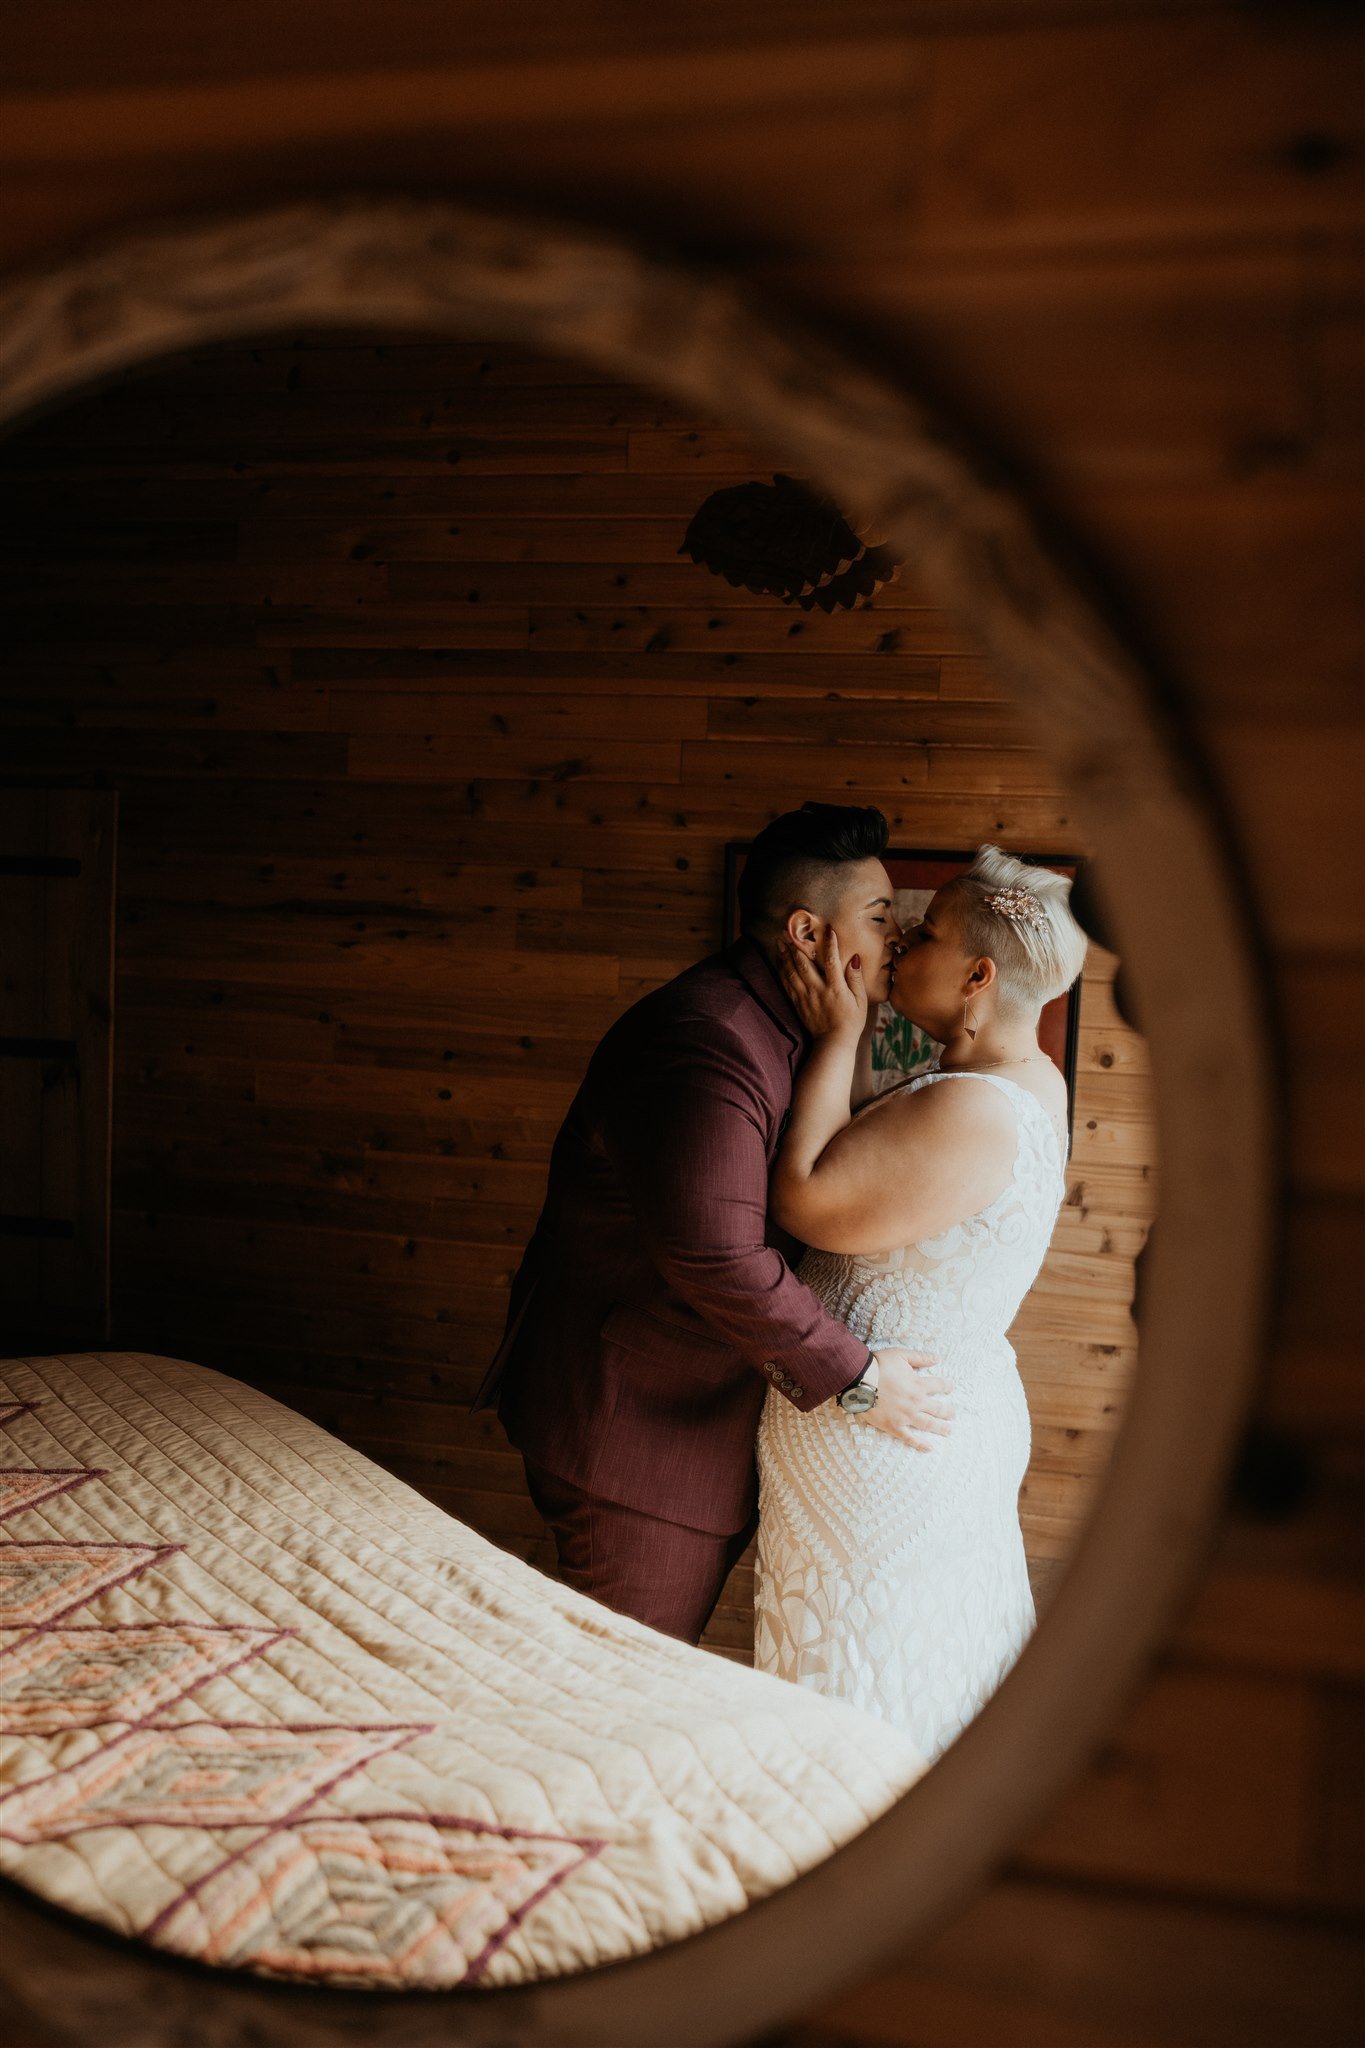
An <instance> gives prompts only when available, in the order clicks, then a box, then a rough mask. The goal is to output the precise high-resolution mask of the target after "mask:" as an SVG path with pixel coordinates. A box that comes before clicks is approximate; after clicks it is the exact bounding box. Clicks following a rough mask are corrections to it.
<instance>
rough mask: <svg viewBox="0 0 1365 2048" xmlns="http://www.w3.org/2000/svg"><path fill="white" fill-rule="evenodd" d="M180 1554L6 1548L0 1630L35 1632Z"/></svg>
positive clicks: (125, 1547)
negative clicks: (99, 1594) (173, 1555)
mask: <svg viewBox="0 0 1365 2048" xmlns="http://www.w3.org/2000/svg"><path fill="white" fill-rule="evenodd" d="M179 1548H180V1545H179V1544H176V1543H63V1542H57V1541H52V1542H43V1543H6V1544H4V1545H2V1546H0V1628H37V1627H39V1626H41V1625H42V1624H43V1623H45V1622H50V1621H55V1620H56V1619H57V1618H58V1617H59V1616H60V1615H64V1614H67V1613H69V1612H70V1611H71V1610H72V1609H73V1608H76V1607H81V1606H84V1604H85V1602H86V1601H87V1600H93V1599H94V1597H95V1595H96V1594H97V1593H107V1592H108V1591H109V1589H110V1587H111V1586H119V1585H122V1584H123V1583H124V1581H125V1580H127V1579H131V1578H134V1577H135V1576H136V1575H137V1573H139V1572H144V1571H146V1569H147V1567H148V1566H149V1565H151V1564H156V1563H158V1562H159V1561H160V1560H161V1559H162V1558H164V1557H169V1556H170V1555H171V1553H172V1551H174V1550H178V1549H179Z"/></svg>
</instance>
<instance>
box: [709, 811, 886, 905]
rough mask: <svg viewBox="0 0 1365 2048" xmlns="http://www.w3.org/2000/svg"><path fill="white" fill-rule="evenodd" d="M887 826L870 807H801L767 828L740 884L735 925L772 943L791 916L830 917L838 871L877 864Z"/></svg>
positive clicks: (740, 879) (787, 813)
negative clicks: (801, 912)
mask: <svg viewBox="0 0 1365 2048" xmlns="http://www.w3.org/2000/svg"><path fill="white" fill-rule="evenodd" d="M886 840H887V823H886V819H885V817H884V816H883V814H882V813H881V812H880V811H879V810H878V809H877V808H876V806H875V805H873V804H816V803H807V804H802V806H801V808H800V810H799V811H784V812H783V814H782V816H781V817H780V818H774V819H773V821H772V823H771V824H770V825H765V826H764V827H763V830H762V831H761V832H760V833H759V835H758V837H757V839H755V841H754V843H753V845H752V846H751V847H750V849H749V855H748V858H747V860H746V861H745V863H744V872H743V874H742V875H741V876H740V878H739V922H740V929H741V931H743V932H744V933H746V934H753V935H754V936H757V937H767V938H771V937H773V936H775V935H776V933H777V932H779V931H780V930H781V929H782V926H783V925H784V924H785V923H786V920H787V918H788V916H789V915H790V913H791V912H792V911H793V910H800V909H806V910H814V911H816V912H817V913H818V914H819V915H820V916H822V917H823V916H828V915H829V914H830V913H831V911H832V909H833V902H832V898H833V896H834V894H835V892H836V890H837V889H838V887H839V869H840V868H844V867H850V866H852V865H854V864H855V863H856V862H858V861H864V860H880V859H881V858H882V855H883V854H884V853H885V852H886Z"/></svg>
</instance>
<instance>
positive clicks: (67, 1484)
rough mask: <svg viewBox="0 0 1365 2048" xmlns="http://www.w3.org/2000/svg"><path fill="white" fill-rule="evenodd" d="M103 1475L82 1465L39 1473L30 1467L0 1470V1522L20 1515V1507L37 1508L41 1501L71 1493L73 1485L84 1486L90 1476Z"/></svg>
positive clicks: (96, 1477)
mask: <svg viewBox="0 0 1365 2048" xmlns="http://www.w3.org/2000/svg"><path fill="white" fill-rule="evenodd" d="M104 1476H105V1475H104V1474H103V1473H102V1472H96V1471H93V1470H92V1471H86V1470H83V1469H82V1467H81V1466H79V1465H75V1466H68V1467H55V1468H51V1469H49V1470H47V1471H38V1472H35V1471H33V1470H32V1469H31V1468H30V1469H27V1470H24V1471H17V1472H0V1522H3V1521H4V1519H5V1517H6V1516H7V1515H17V1514H18V1512H19V1510H20V1509H21V1508H36V1507H37V1506H38V1504H39V1502H40V1501H45V1500H51V1499H52V1498H53V1496H54V1495H55V1494H59V1493H69V1492H70V1491H71V1489H72V1487H74V1486H84V1484H85V1482H86V1480H87V1479H102V1478H103V1477H104Z"/></svg>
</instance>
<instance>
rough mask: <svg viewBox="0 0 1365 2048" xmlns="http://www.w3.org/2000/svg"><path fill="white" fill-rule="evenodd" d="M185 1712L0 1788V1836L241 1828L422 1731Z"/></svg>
mask: <svg viewBox="0 0 1365 2048" xmlns="http://www.w3.org/2000/svg"><path fill="white" fill-rule="evenodd" d="M429 1732H430V1730H429V1729H419V1728H418V1727H416V1726H414V1725H412V1724H409V1725H408V1726H406V1727H401V1726H399V1727H395V1726H393V1725H392V1724H391V1725H389V1726H388V1727H382V1728H362V1727H356V1728H347V1727H337V1726H334V1725H325V1726H318V1727H301V1726H298V1725H295V1724H276V1725H266V1724H257V1723H248V1722H240V1721H235V1722H234V1721H229V1722H219V1721H193V1722H187V1723H185V1724H184V1725H182V1726H180V1727H175V1728H136V1729H133V1730H132V1731H131V1732H130V1733H129V1734H127V1735H122V1736H116V1737H115V1738H114V1740H113V1741H112V1742H110V1743H107V1744H106V1745H105V1746H104V1748H102V1749H98V1750H96V1751H95V1752H94V1753H93V1754H92V1755H90V1756H87V1757H85V1758H83V1759H82V1761H81V1762H79V1763H77V1764H73V1765H71V1766H70V1767H69V1768H68V1769H66V1770H61V1771H54V1772H53V1773H52V1775H51V1776H50V1777H46V1778H40V1779H38V1780H37V1781H36V1782H32V1783H29V1784H26V1785H23V1786H21V1787H19V1788H17V1789H16V1790H15V1791H13V1792H11V1793H9V1794H7V1795H4V1796H0V1835H4V1836H5V1837H6V1838H7V1839H9V1840H10V1841H18V1842H45V1841H53V1840H55V1839H57V1838H59V1837H61V1836H64V1835H70V1834H77V1833H79V1832H80V1831H81V1830H82V1829H85V1828H99V1827H119V1828H131V1827H155V1826H157V1825H165V1826H170V1827H200V1828H221V1827H243V1826H249V1825H253V1824H254V1825H259V1824H260V1823H261V1822H272V1821H278V1820H284V1819H287V1818H288V1817H289V1816H291V1815H292V1814H294V1813H296V1812H297V1811H298V1810H299V1809H300V1808H301V1807H303V1806H306V1805H307V1804H309V1803H310V1802H311V1801H312V1800H314V1799H316V1798H317V1797H319V1796H320V1794H322V1793H323V1792H327V1791H330V1790H331V1789H332V1787H333V1786H335V1785H337V1784H339V1783H340V1782H341V1780H342V1779H343V1778H346V1777H349V1776H350V1774H351V1773H352V1772H353V1771H358V1770H360V1769H361V1768H362V1767H363V1766H364V1765H365V1764H368V1763H371V1762H373V1760H374V1759H375V1758H376V1757H378V1756H382V1755H384V1754H385V1753H386V1752H387V1751H389V1750H392V1749H397V1748H399V1747H401V1745H402V1744H403V1743H405V1742H410V1741H411V1739H412V1737H413V1736H414V1735H416V1734H418V1733H429Z"/></svg>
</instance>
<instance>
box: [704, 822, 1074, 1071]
mask: <svg viewBox="0 0 1365 2048" xmlns="http://www.w3.org/2000/svg"><path fill="white" fill-rule="evenodd" d="M750 843H751V842H749V841H747V840H732V841H731V842H730V844H729V845H728V846H727V847H726V849H725V903H724V911H723V922H722V929H721V937H722V942H723V944H725V945H727V946H728V945H730V944H732V943H733V941H734V940H735V939H737V938H738V937H739V878H740V876H741V874H742V873H743V872H744V861H745V857H746V855H747V854H748V851H749V845H750ZM974 858H975V853H974V852H943V851H941V850H940V851H932V852H929V851H922V850H920V849H918V848H906V847H900V848H891V849H890V850H888V852H887V854H886V855H885V865H886V871H887V873H888V874H889V875H890V877H891V886H892V908H893V910H894V912H895V915H896V918H897V920H898V922H899V923H901V924H905V923H906V922H907V920H911V919H914V918H918V917H923V915H924V913H925V911H926V910H927V909H928V907H929V905H930V903H932V901H933V899H934V895H935V893H936V892H937V891H938V890H939V889H941V888H942V887H943V886H944V884H945V882H951V881H952V880H953V878H954V876H956V875H960V874H963V873H964V872H965V871H966V869H967V868H969V867H970V866H971V864H972V861H973V859H974ZM1017 858H1019V859H1020V860H1025V861H1028V862H1029V864H1030V865H1031V866H1033V867H1043V868H1050V869H1051V870H1052V871H1053V873H1054V874H1059V875H1067V876H1069V877H1070V878H1071V879H1072V880H1073V881H1074V880H1075V878H1076V876H1077V875H1078V874H1079V873H1080V871H1081V868H1082V866H1083V863H1082V861H1081V860H1080V859H1079V857H1076V856H1071V855H1059V854H1047V855H1041V854H1029V853H1024V854H1020V855H1018V856H1017ZM1080 1012H1081V985H1080V982H1079V981H1077V982H1076V983H1074V984H1073V986H1072V987H1071V988H1069V989H1068V990H1067V992H1066V994H1065V995H1062V996H1057V997H1056V998H1055V999H1054V1000H1053V1001H1052V1002H1050V1003H1048V1004H1046V1005H1045V1006H1044V1009H1043V1013H1042V1018H1041V1020H1040V1022H1039V1027H1038V1042H1039V1044H1040V1045H1041V1047H1042V1049H1043V1051H1044V1052H1046V1053H1050V1054H1051V1055H1052V1058H1053V1059H1054V1060H1055V1061H1056V1063H1057V1065H1058V1067H1059V1068H1060V1069H1061V1073H1062V1077H1063V1079H1064V1080H1065V1082H1066V1089H1067V1099H1068V1101H1071V1100H1073V1099H1074V1096H1075V1082H1076V1046H1077V1037H1078V1032H1079V1029H1080ZM942 1050H943V1048H942V1046H941V1045H940V1044H939V1043H938V1041H937V1039H934V1038H930V1037H929V1036H928V1034H927V1033H926V1032H924V1031H922V1030H921V1029H920V1027H919V1026H918V1025H917V1024H912V1023H911V1022H910V1020H909V1018H908V1017H901V1016H898V1015H897V1013H896V1011H895V1010H893V1009H892V1008H891V1006H890V1004H889V1003H883V1004H882V1006H881V1014H880V1016H879V1017H878V1019H877V1026H876V1036H875V1038H874V1039H873V1042H872V1065H873V1069H874V1071H875V1073H876V1075H877V1086H878V1089H879V1090H880V1089H883V1088H887V1087H890V1086H891V1085H892V1084H893V1083H894V1082H896V1081H900V1080H903V1079H904V1078H906V1077H907V1076H909V1075H912V1074H919V1073H923V1071H924V1070H925V1068H926V1067H929V1066H931V1065H932V1064H933V1062H934V1061H935V1060H936V1059H937V1058H938V1056H939V1053H940V1052H941V1051H942Z"/></svg>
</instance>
